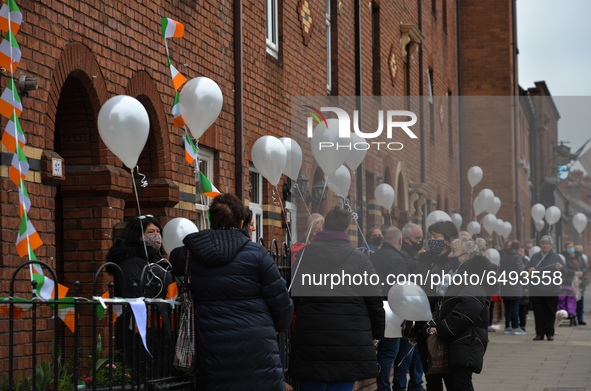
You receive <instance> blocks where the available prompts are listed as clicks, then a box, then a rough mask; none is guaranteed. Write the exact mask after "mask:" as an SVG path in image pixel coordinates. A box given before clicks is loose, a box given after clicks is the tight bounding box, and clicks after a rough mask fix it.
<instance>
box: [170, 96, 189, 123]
mask: <svg viewBox="0 0 591 391" xmlns="http://www.w3.org/2000/svg"><path fill="white" fill-rule="evenodd" d="M172 116H173V117H174V126H185V125H186V123H185V119H184V118H183V116H182V115H181V108H180V105H179V93H178V91H176V92H175V93H174V102H173V103H172Z"/></svg>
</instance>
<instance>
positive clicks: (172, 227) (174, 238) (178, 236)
mask: <svg viewBox="0 0 591 391" xmlns="http://www.w3.org/2000/svg"><path fill="white" fill-rule="evenodd" d="M194 232H199V230H198V229H197V226H196V225H195V224H194V223H193V222H192V221H191V220H189V219H185V218H184V217H177V218H174V219H172V220H170V221H169V222H168V223H166V225H165V226H164V228H163V229H162V247H164V250H165V251H166V252H167V253H168V255H170V253H171V252H172V250H174V249H175V248H178V247H182V246H183V239H185V236H187V235H188V234H191V233H194Z"/></svg>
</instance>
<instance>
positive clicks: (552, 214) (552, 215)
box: [546, 206, 561, 225]
mask: <svg viewBox="0 0 591 391" xmlns="http://www.w3.org/2000/svg"><path fill="white" fill-rule="evenodd" d="M560 215H561V213H560V209H558V207H557V206H551V207H549V208H548V209H546V222H547V223H548V225H553V224H556V223H557V222H558V220H560Z"/></svg>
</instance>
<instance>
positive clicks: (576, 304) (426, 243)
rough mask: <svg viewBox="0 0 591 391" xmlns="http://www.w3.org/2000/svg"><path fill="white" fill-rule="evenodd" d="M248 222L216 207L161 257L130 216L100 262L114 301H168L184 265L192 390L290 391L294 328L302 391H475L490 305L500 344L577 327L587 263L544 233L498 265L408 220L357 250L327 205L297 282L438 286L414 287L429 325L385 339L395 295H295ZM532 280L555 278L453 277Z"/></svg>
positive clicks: (441, 226) (157, 240) (302, 289)
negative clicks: (500, 309) (190, 309)
mask: <svg viewBox="0 0 591 391" xmlns="http://www.w3.org/2000/svg"><path fill="white" fill-rule="evenodd" d="M249 212H250V210H249V209H248V208H245V206H244V205H243V204H242V202H241V201H240V200H239V199H238V198H237V197H236V196H233V195H231V194H221V195H219V196H217V197H215V198H214V200H213V201H212V203H211V206H210V209H209V214H210V225H211V228H210V229H207V230H202V231H200V232H196V233H192V234H189V235H187V236H186V237H185V238H184V240H183V243H184V246H182V247H179V248H176V249H175V250H173V251H172V252H171V254H169V260H166V259H165V258H164V257H163V254H162V250H161V243H162V237H161V229H162V227H161V226H160V223H159V222H158V220H157V219H155V218H154V217H152V216H141V217H135V218H133V219H131V220H130V221H129V222H128V224H127V226H126V228H125V230H124V231H123V233H122V234H121V236H120V237H119V238H118V239H117V241H116V242H115V244H114V246H113V247H112V248H111V250H110V251H109V254H108V256H107V260H108V261H110V262H113V263H114V264H116V265H118V266H119V268H120V269H121V271H122V273H120V272H118V271H117V270H116V268H115V267H110V268H109V271H110V272H111V273H112V274H113V275H114V278H115V287H116V289H115V294H116V295H119V296H120V297H140V296H145V297H164V294H165V289H164V288H163V287H165V286H167V284H169V283H170V282H171V281H172V279H175V278H177V279H178V278H182V277H183V275H184V274H185V264H186V262H187V259H188V257H190V258H189V259H190V261H189V265H190V268H189V273H190V275H191V279H192V285H191V288H192V294H193V298H194V310H195V324H194V327H195V332H196V351H197V352H198V353H197V365H196V371H195V382H196V384H197V388H198V389H203V390H228V389H243V390H247V389H252V390H263V389H264V390H285V389H286V388H288V389H289V388H290V386H289V385H288V384H287V383H286V382H285V376H284V368H283V363H282V362H281V358H280V355H279V348H278V344H277V339H276V335H277V333H279V332H282V331H285V330H288V329H289V330H290V331H291V345H290V346H289V349H288V350H289V355H290V356H289V365H288V368H287V370H288V375H289V377H290V378H292V379H294V380H295V381H297V382H298V384H299V389H300V390H302V391H316V390H319V391H325V390H326V391H328V390H331V391H333V390H334V391H341V390H343V391H344V390H346V391H351V390H352V389H353V387H354V384H355V382H356V381H359V380H364V379H370V378H375V379H376V383H377V389H378V390H408V391H421V390H425V389H426V390H430V391H431V390H435V391H437V390H443V389H444V388H443V387H444V385H445V389H447V390H458V391H463V390H473V389H474V388H473V386H472V376H473V374H474V373H480V372H481V371H482V369H483V360H484V354H485V352H486V348H487V344H488V333H489V332H493V331H496V328H495V327H493V324H492V322H493V314H494V305H495V302H496V303H500V302H501V301H502V303H503V306H504V310H505V311H504V315H505V316H504V318H505V319H504V321H505V328H504V333H505V334H525V333H526V321H527V319H528V312H529V310H530V309H531V310H533V314H534V317H535V336H534V338H533V339H534V340H536V341H540V340H543V339H544V337H545V338H546V339H547V340H550V341H552V340H553V339H554V334H555V327H556V325H557V324H555V320H556V313H557V311H560V310H564V311H566V313H567V314H568V316H567V317H566V319H570V320H571V325H576V324H580V325H585V321H584V318H583V313H584V290H585V287H586V285H587V283H588V280H587V278H586V274H587V271H588V268H587V262H586V259H584V257H583V253H582V248H576V247H575V246H574V244H573V243H571V242H567V243H566V245H565V252H564V254H561V255H559V254H557V253H556V252H555V251H553V249H552V246H553V243H552V238H551V237H550V236H544V237H542V238H541V239H540V241H539V246H540V251H539V252H536V253H532V254H530V252H531V248H532V247H533V245H534V243H533V242H532V241H526V242H525V243H524V244H523V245H522V244H521V243H520V242H519V241H508V242H507V243H506V244H505V248H504V249H503V250H501V251H500V262H499V264H498V265H496V264H494V263H493V262H491V260H489V259H488V257H487V255H486V252H485V251H486V250H487V248H489V247H490V243H488V242H487V241H486V240H485V239H484V238H482V237H479V236H478V235H476V236H474V237H472V236H471V235H470V234H468V233H467V232H459V231H458V229H457V228H456V226H455V225H454V224H453V223H452V222H451V221H438V222H435V223H433V224H431V225H430V226H429V227H428V228H427V232H426V237H425V235H424V234H425V233H424V232H423V229H422V228H421V227H420V226H419V225H416V224H412V223H408V224H406V225H405V226H404V227H402V228H401V229H399V228H397V227H395V226H385V227H374V228H372V229H370V230H369V232H367V234H366V236H365V237H366V239H367V242H366V243H363V244H362V245H361V246H360V248H357V247H356V246H354V245H353V243H352V242H351V239H350V237H349V234H348V229H349V226H350V223H351V216H350V213H349V212H347V211H346V210H344V209H342V208H338V207H335V209H333V210H331V211H330V212H328V213H327V214H326V216H322V215H320V214H312V215H311V216H310V218H309V219H308V224H307V229H306V232H305V235H304V236H303V237H302V238H301V239H300V240H299V241H298V242H296V243H294V244H293V245H292V248H291V261H292V273H294V274H296V273H297V274H299V275H304V274H306V273H307V274H316V275H326V274H329V273H344V274H348V275H363V274H364V273H366V274H369V275H377V276H380V281H386V276H401V275H404V276H408V275H410V274H414V275H421V276H429V275H442V276H445V278H443V280H441V281H440V282H439V283H438V284H437V285H436V286H433V284H429V283H428V280H427V279H425V280H422V281H423V282H424V283H423V284H421V288H422V289H423V290H424V292H425V293H426V295H427V297H428V301H429V303H428V305H429V307H430V310H431V313H432V315H433V316H432V319H431V320H430V321H416V322H412V327H411V329H410V330H407V332H406V333H405V337H396V338H389V337H385V335H384V331H385V327H386V319H385V311H384V301H387V300H388V297H387V296H388V292H389V290H390V288H391V286H392V285H391V284H382V285H379V286H378V285H371V284H369V285H363V286H356V285H354V284H353V285H347V284H342V285H338V286H336V287H335V286H330V287H329V286H328V285H327V284H311V285H310V286H297V287H294V289H292V291H291V292H290V291H289V290H288V284H287V282H286V281H285V280H284V279H283V278H282V277H281V275H280V274H279V271H278V269H277V267H276V266H275V263H274V262H273V259H272V258H271V257H270V255H269V254H268V252H267V250H266V249H265V248H264V247H263V246H261V245H260V244H257V243H255V242H254V241H253V240H252V237H253V232H254V229H255V226H254V222H253V221H252V212H250V213H249ZM530 255H531V258H530ZM535 271H538V272H541V271H551V272H554V271H556V272H559V273H560V276H561V279H560V283H555V281H554V280H553V281H552V283H549V284H537V285H535V284H523V283H517V284H500V285H499V284H498V283H492V282H491V281H490V280H485V281H480V283H478V284H474V283H471V282H469V281H467V280H463V281H462V282H461V283H457V282H456V279H455V278H454V276H456V275H458V276H462V275H466V274H468V275H471V274H478V275H480V274H481V273H482V272H485V273H494V275H497V276H500V275H509V274H510V273H511V275H524V274H525V275H531V274H532V273H533V272H535ZM533 274H535V273H533ZM388 281H395V280H394V279H391V280H388ZM296 292H297V294H296ZM116 330H117V335H116V337H117V340H121V339H125V338H137V336H134V335H133V334H134V333H133V332H131V330H129V327H127V324H124V323H123V322H121V323H120V324H116ZM124 334H126V335H125V336H124ZM127 334H129V335H127ZM433 335H436V336H437V337H438V338H439V339H440V340H442V341H444V342H445V343H446V344H447V346H448V367H447V369H446V370H445V371H444V372H443V373H441V372H435V371H432V369H430V368H431V365H430V364H432V363H431V362H430V349H429V343H428V340H429V339H430V337H431V336H433ZM116 342H117V341H116ZM118 347H119V348H120V350H122V351H124V350H125V347H124V346H118Z"/></svg>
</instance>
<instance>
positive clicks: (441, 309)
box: [433, 256, 497, 373]
mask: <svg viewBox="0 0 591 391" xmlns="http://www.w3.org/2000/svg"><path fill="white" fill-rule="evenodd" d="M496 270H497V268H496V266H495V265H494V264H493V263H492V262H490V261H489V260H488V259H487V258H485V257H482V256H475V257H473V258H471V259H469V260H467V261H466V262H464V263H463V264H461V265H460V267H459V268H458V270H457V274H461V275H464V272H466V274H467V276H468V278H470V277H469V276H474V275H476V276H478V277H479V278H481V277H482V275H483V272H484V273H485V278H484V281H483V283H481V284H474V283H473V282H474V280H472V283H471V282H470V281H469V280H468V283H463V284H458V285H454V284H451V285H450V286H449V288H448V289H447V291H446V292H445V296H443V297H442V298H441V301H440V302H439V304H438V306H437V308H436V309H435V312H434V314H433V319H434V320H435V322H436V323H437V334H439V336H441V337H442V338H443V339H445V340H446V341H447V342H448V346H449V364H450V366H452V367H463V368H470V369H471V370H472V371H474V372H476V373H480V372H481V371H482V364H483V361H484V353H485V352H486V347H487V345H488V331H487V327H488V313H489V307H490V299H491V296H492V294H493V291H494V290H495V289H496V288H495V287H493V286H490V285H489V284H488V283H487V282H488V280H487V278H486V276H488V273H489V272H495V271H496Z"/></svg>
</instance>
